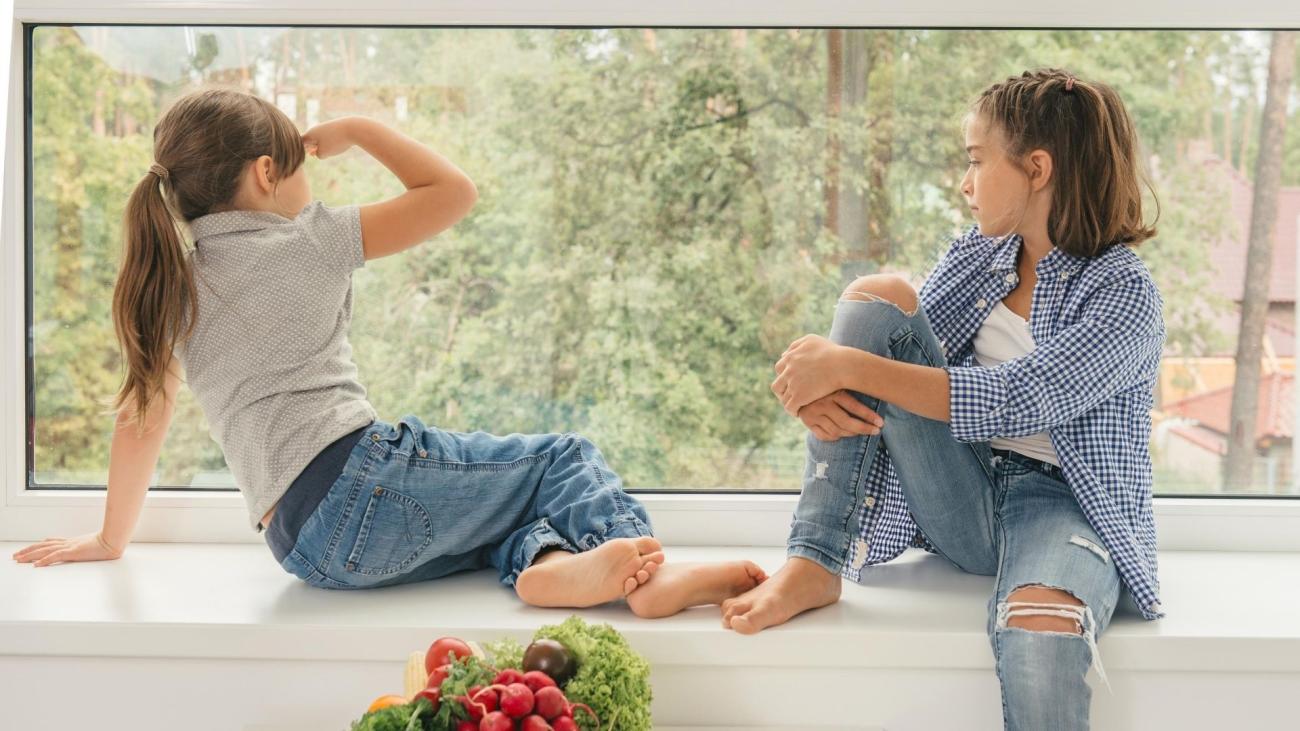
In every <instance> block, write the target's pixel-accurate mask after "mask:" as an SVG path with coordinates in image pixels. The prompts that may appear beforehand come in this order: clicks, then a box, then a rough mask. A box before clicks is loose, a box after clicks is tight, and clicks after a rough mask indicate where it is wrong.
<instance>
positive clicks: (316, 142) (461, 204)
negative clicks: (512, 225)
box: [302, 117, 478, 259]
mask: <svg viewBox="0 0 1300 731" xmlns="http://www.w3.org/2000/svg"><path fill="white" fill-rule="evenodd" d="M302 137H303V144H304V146H305V147H306V148H307V151H308V152H309V153H311V154H315V155H316V157H317V158H322V159H323V158H326V157H330V156H332V155H336V154H338V153H340V152H343V151H345V150H347V149H348V148H349V147H351V146H352V145H357V146H359V147H361V148H362V149H363V150H365V151H366V152H368V153H369V154H370V155H371V156H373V157H374V158H375V159H376V160H378V161H379V162H380V163H382V164H383V165H384V167H386V168H388V169H389V170H391V171H392V172H393V174H394V175H396V176H397V177H398V179H399V180H401V181H402V184H403V185H405V186H406V192H405V193H403V194H401V195H399V196H397V197H395V198H391V199H389V200H386V201H382V202H380V203H372V204H369V205H364V206H361V245H362V248H363V249H364V251H365V257H366V259H377V258H379V257H382V256H389V255H391V254H396V253H398V252H400V251H404V250H406V249H409V248H411V247H412V246H415V245H416V244H418V243H420V242H422V241H425V240H426V239H429V238H431V237H433V236H435V235H437V234H438V233H440V232H441V231H444V230H446V229H448V228H451V226H452V225H454V224H455V223H456V222H457V221H459V220H460V219H462V218H464V217H465V214H467V213H469V210H470V208H471V207H473V205H474V202H475V201H476V200H478V189H477V188H475V187H474V182H473V181H472V180H470V179H469V176H468V175H466V174H465V173H464V171H462V170H461V169H460V168H458V167H456V165H455V164H453V163H452V162H451V161H450V160H448V159H447V158H445V157H443V156H442V155H439V154H438V153H436V152H434V151H433V150H432V149H430V148H429V147H428V146H426V145H423V144H421V143H420V142H417V141H416V140H413V139H411V138H410V137H407V136H406V135H404V134H402V133H401V132H399V131H397V130H395V129H392V128H391V127H388V126H386V125H385V124H383V123H382V122H378V121H376V120H373V119H370V118H369V117H343V118H340V119H335V120H331V121H329V122H325V123H323V124H319V125H317V126H315V127H313V128H312V129H309V130H307V131H306V132H304V133H303V136H302Z"/></svg>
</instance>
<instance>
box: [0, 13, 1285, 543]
mask: <svg viewBox="0 0 1300 731" xmlns="http://www.w3.org/2000/svg"><path fill="white" fill-rule="evenodd" d="M8 5H9V2H8V0H5V1H4V2H2V3H0V17H9V18H10V19H11V22H10V32H9V33H8V34H7V35H6V34H0V78H3V75H4V73H5V72H6V71H7V72H8V78H9V88H8V94H5V95H0V118H3V119H4V120H5V122H6V130H7V135H6V137H5V144H4V146H3V150H0V153H3V170H4V177H3V185H4V187H3V207H2V208H0V240H2V241H3V242H4V244H3V246H2V247H0V272H3V283H4V284H3V286H0V359H3V369H2V370H0V388H3V389H4V393H5V394H10V395H12V396H11V397H8V398H4V399H2V400H0V480H3V486H2V487H3V490H0V500H2V501H3V502H2V503H0V541H27V540H37V539H40V538H44V537H46V536H52V535H69V534H77V533H85V532H92V531H95V530H97V529H98V528H99V527H100V525H101V522H102V518H103V505H104V497H105V493H104V492H103V491H102V490H69V491H62V490H61V491H57V492H53V491H48V490H28V489H27V487H26V479H25V478H26V475H25V470H26V447H25V439H26V431H25V429H24V420H25V418H26V399H25V398H24V396H23V394H25V393H26V391H25V389H26V383H25V377H26V367H25V362H24V355H25V346H24V338H25V332H26V320H25V301H24V296H25V289H26V288H25V286H24V281H23V276H24V273H25V266H24V261H23V253H24V248H25V247H24V241H25V240H24V232H25V229H26V221H25V217H26V212H27V211H26V204H25V200H24V191H25V185H26V181H25V179H24V165H25V159H26V152H25V149H24V144H25V140H24V136H25V124H26V122H25V119H24V118H23V114H24V110H23V106H24V105H23V94H24V87H23V76H24V68H23V56H22V54H23V42H22V39H23V32H24V28H23V24H24V23H138V24H194V25H201V24H220V25H229V24H264V25H286V26H288V25H306V24H317V25H372V24H382V25H489V26H490V25H519V26H527V25H536V26H551V25H561V26H562V25H593V26H610V25H614V26H617V25H624V26H722V27H728V26H748V27H754V26H778V27H782V26H804V27H824V26H848V27H853V26H857V27H966V28H978V27H988V28H1011V27H1037V28H1052V27H1066V28H1068V27H1076V28H1077V27H1088V28H1129V29H1135V28H1161V27H1164V28H1300V14H1297V13H1296V12H1295V11H1294V9H1293V8H1288V4H1287V3H1279V2H1277V1H1276V0H1238V2H1235V3H1232V4H1231V5H1229V6H1226V7H1225V6H1223V5H1222V4H1221V3H1219V2H1217V1H1216V0H1151V1H1149V2H1143V3H1134V2H1131V1H1129V0H1093V1H1092V2H1088V3H1079V2H1055V3H1048V2H1044V1H1043V0H1039V1H1038V2H1034V3H1026V2H1024V0H985V1H984V2H981V3H969V2H959V1H958V0H917V1H916V2H911V3H908V4H907V5H906V6H905V7H904V6H902V5H901V4H898V3H890V2H882V1H879V0H876V1H872V2H864V1H862V0H840V1H839V2H836V1H833V0H804V2H800V3H789V2H785V1H784V0H659V1H658V2H655V3H645V2H643V1H628V0H551V1H550V2H545V3H539V2H536V0H456V1H451V2H440V3H438V4H437V6H436V7H433V6H432V4H430V3H427V2H424V1H423V0H370V1H369V2H367V3H365V4H364V6H362V5H359V4H357V3H356V2H354V0H265V1H263V2H258V3H252V4H250V3H247V2H244V0H201V1H199V2H177V3H175V4H174V5H173V6H168V4H167V3H163V2H157V0H17V1H16V2H14V4H13V7H12V11H10V9H9V7H7V6H8ZM5 43H8V44H9V46H8V47H7V48H6V47H4V45H3V44H5ZM5 59H8V64H9V66H8V68H7V69H5V68H3V63H4V62H5ZM1297 243H1298V244H1300V242H1297ZM1298 418H1300V417H1298ZM1297 433H1300V422H1298V423H1297ZM640 497H641V499H642V500H643V501H644V502H645V504H646V506H647V508H648V509H649V511H650V513H651V516H652V519H653V521H654V524H655V528H656V532H657V533H658V534H659V535H660V536H661V537H662V538H663V539H664V540H665V541H666V542H668V543H675V544H682V545H686V544H692V545H778V546H779V545H782V544H784V541H785V536H786V532H787V530H788V527H789V521H790V516H791V513H792V511H793V509H794V505H795V501H796V500H797V496H796V495H792V494H785V495H762V494H760V495H752V494H720V493H705V494H671V495H670V494H644V495H641V496H640ZM1154 510H1155V514H1156V521H1157V527H1158V535H1159V542H1160V548H1161V549H1162V550H1237V551H1300V500H1296V499H1287V498H1277V499H1261V498H1224V497H1212V498H1162V497H1156V498H1155V502H1154ZM134 540H136V541H161V542H226V543H245V542H247V543H254V542H260V541H261V540H263V539H262V537H261V536H260V535H259V534H256V533H254V532H252V531H250V530H249V528H248V523H247V517H246V511H245V506H244V501H243V498H242V497H241V496H240V495H239V494H237V493H230V492H224V493H212V494H206V493H192V492H190V493H176V492H162V491H160V492H153V493H151V494H150V495H149V496H148V497H147V499H146V501H145V507H144V510H143V514H142V515H141V519H140V523H139V525H138V527H137V530H136V532H135V536H134Z"/></svg>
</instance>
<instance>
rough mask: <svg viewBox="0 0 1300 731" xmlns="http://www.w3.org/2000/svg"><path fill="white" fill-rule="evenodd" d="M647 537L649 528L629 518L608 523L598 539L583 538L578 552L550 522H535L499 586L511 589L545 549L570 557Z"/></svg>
mask: <svg viewBox="0 0 1300 731" xmlns="http://www.w3.org/2000/svg"><path fill="white" fill-rule="evenodd" d="M649 535H653V533H651V531H650V526H648V525H646V524H645V522H643V521H642V520H641V519H640V518H638V517H636V516H635V515H629V516H627V517H623V518H619V519H618V520H616V521H615V522H613V523H611V524H610V525H609V527H608V528H607V529H606V530H605V532H604V534H602V535H600V536H595V535H589V536H584V537H583V539H582V540H581V541H580V543H581V545H582V549H579V548H577V547H575V546H574V545H573V544H572V543H570V542H569V541H568V540H566V539H565V538H564V536H562V535H560V533H559V532H558V531H556V530H555V528H554V527H553V526H552V525H551V523H550V521H548V520H547V519H546V518H542V519H540V520H538V521H537V523H536V524H535V525H534V526H533V529H532V530H531V531H529V532H528V535H526V536H524V539H523V540H522V541H520V543H519V548H518V550H517V551H516V552H515V556H514V561H513V562H512V563H511V566H510V572H509V573H507V574H505V575H503V576H502V577H501V583H503V584H505V585H506V586H511V587H513V586H514V585H515V582H516V581H518V579H519V574H522V573H523V572H524V569H526V568H528V567H529V566H532V565H533V561H535V560H536V559H537V554H539V553H541V552H542V551H543V550H544V549H547V548H552V547H558V548H562V549H564V550H565V551H568V552H569V553H581V551H584V550H585V551H590V550H591V549H593V548H595V547H597V546H599V545H601V544H603V543H604V542H605V541H608V540H609V539H611V538H639V537H641V536H649Z"/></svg>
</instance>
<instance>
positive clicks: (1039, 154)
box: [1027, 150, 1053, 193]
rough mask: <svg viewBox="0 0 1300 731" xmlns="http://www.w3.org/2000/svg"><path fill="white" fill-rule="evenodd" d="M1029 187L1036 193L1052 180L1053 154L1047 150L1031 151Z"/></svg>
mask: <svg viewBox="0 0 1300 731" xmlns="http://www.w3.org/2000/svg"><path fill="white" fill-rule="evenodd" d="M1028 162H1029V164H1028V166H1027V167H1028V172H1029V189H1030V190H1031V191H1033V192H1035V193H1037V192H1038V191H1040V190H1042V189H1043V188H1045V187H1047V186H1048V184H1050V183H1051V182H1052V170H1053V167H1052V155H1051V153H1049V152H1048V151H1047V150H1034V151H1032V152H1030V153H1029V161H1028Z"/></svg>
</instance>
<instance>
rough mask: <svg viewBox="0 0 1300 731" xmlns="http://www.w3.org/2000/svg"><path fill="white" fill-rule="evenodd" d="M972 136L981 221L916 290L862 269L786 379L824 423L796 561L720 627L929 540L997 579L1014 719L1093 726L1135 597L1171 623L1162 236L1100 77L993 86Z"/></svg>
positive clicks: (774, 618) (739, 624)
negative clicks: (1163, 531)
mask: <svg viewBox="0 0 1300 731" xmlns="http://www.w3.org/2000/svg"><path fill="white" fill-rule="evenodd" d="M964 127H965V137H966V149H967V151H968V152H969V155H970V165H969V168H968V169H967V171H966V175H965V177H964V178H963V179H962V182H961V193H962V195H963V196H964V197H965V199H966V201H967V203H968V204H969V205H970V208H971V213H972V215H973V216H974V218H975V221H976V222H977V224H978V225H977V226H976V227H973V228H972V229H971V230H970V231H969V232H968V233H966V234H965V235H964V236H962V237H961V238H959V239H957V240H956V241H954V242H953V243H952V245H951V246H950V247H949V248H948V251H947V253H946V254H945V255H944V256H943V258H942V259H941V260H940V262H939V264H938V266H937V267H936V268H935V270H934V271H933V272H932V273H931V275H930V276H929V278H928V279H927V280H926V281H925V284H924V285H923V286H922V288H921V291H920V294H919V296H918V294H917V293H916V292H914V291H913V290H912V288H911V286H910V285H909V284H908V283H907V281H906V280H903V279H901V278H899V277H894V276H882V275H877V276H867V277H862V278H860V279H858V280H857V281H855V282H853V283H852V284H851V285H850V286H849V287H848V289H847V290H846V291H845V292H844V295H843V297H842V298H841V300H840V302H839V304H838V306H837V308H836V312H835V318H834V321H833V323H832V325H831V333H830V338H829V339H827V338H822V337H818V336H815V335H808V336H805V337H802V338H800V339H798V340H796V341H795V342H794V343H793V344H792V345H791V346H790V348H789V349H787V350H786V352H785V354H784V355H783V356H782V358H781V359H780V360H779V361H778V362H777V364H776V372H777V374H778V375H777V378H776V380H775V381H774V382H773V384H772V390H773V392H774V393H775V394H776V395H777V396H778V397H779V398H780V400H781V403H782V404H783V405H784V407H785V409H786V411H787V412H789V413H790V414H791V415H796V416H798V417H799V418H800V419H801V420H802V421H803V422H804V424H806V425H807V426H808V428H809V429H810V430H811V432H812V433H811V435H810V436H809V438H808V461H807V468H806V473H805V476H804V483H803V495H802V496H801V497H800V500H799V504H798V507H797V508H796V511H795V515H794V521H793V524H792V529H791V532H790V537H789V541H788V561H787V563H786V564H785V566H784V567H782V569H781V570H780V571H779V572H778V573H777V574H775V575H774V576H773V577H772V579H771V580H769V581H767V582H765V583H763V584H762V585H760V586H758V587H756V588H755V589H753V590H752V591H750V592H748V593H746V594H744V595H743V596H740V597H737V598H735V599H730V600H727V601H725V602H724V603H723V622H724V625H726V626H729V627H730V628H732V629H734V630H736V631H738V632H742V633H752V632H757V631H759V630H761V629H763V628H764V627H769V626H771V625H775V624H780V623H782V622H785V621H786V620H788V619H790V618H791V617H793V616H795V615H796V614H799V613H800V612H803V611H806V610H808V609H812V608H814V607H819V606H824V605H826V604H830V603H832V602H834V601H836V600H837V599H838V597H839V595H840V583H841V577H847V578H850V579H852V580H860V579H862V578H863V577H864V576H866V575H867V574H865V573H864V572H863V571H862V568H863V566H865V565H868V564H877V563H881V562H884V561H888V560H890V559H892V558H894V557H896V556H898V555H899V554H900V553H901V552H902V551H903V550H904V549H905V548H907V547H908V546H911V545H916V546H920V547H922V548H926V549H927V550H930V551H931V552H935V553H939V554H941V555H942V556H944V557H945V558H947V559H949V560H950V561H951V562H952V563H953V564H955V565H956V566H957V567H958V568H960V569H962V570H964V571H968V572H971V573H977V574H983V575H988V576H996V577H997V582H996V590H995V591H994V593H993V596H992V597H991V598H990V600H989V605H988V633H989V637H990V640H991V643H992V646H993V652H994V655H995V658H996V668H997V675H998V678H999V680H1000V682H1001V688H1002V697H1003V707H1004V714H1005V722H1006V727H1007V728H1009V729H1046V728H1051V729H1058V730H1061V729H1077V728H1084V727H1086V726H1087V724H1088V706H1089V698H1090V689H1089V687H1088V685H1087V683H1086V682H1085V676H1086V674H1087V671H1088V668H1089V665H1090V663H1092V662H1096V665H1097V670H1098V673H1099V675H1100V677H1101V678H1102V679H1103V680H1104V679H1105V675H1104V673H1103V672H1102V667H1101V664H1100V659H1099V658H1098V655H1097V646H1096V639H1097V637H1098V636H1099V635H1100V634H1101V632H1102V631H1103V630H1104V629H1105V627H1106V626H1107V624H1108V623H1109V621H1110V618H1111V613H1112V612H1113V611H1114V610H1115V606H1116V603H1117V601H1118V600H1119V598H1120V589H1121V585H1122V586H1123V587H1124V588H1125V589H1126V590H1127V594H1128V596H1131V597H1132V599H1133V600H1134V601H1135V602H1136V606H1137V607H1138V609H1139V610H1140V612H1141V614H1142V616H1143V617H1145V618H1147V619H1156V618H1158V617H1161V616H1163V615H1162V613H1161V608H1160V602H1159V600H1158V598H1157V593H1158V583H1157V580H1156V540H1155V525H1154V521H1153V519H1152V514H1151V455H1150V452H1149V446H1148V445H1149V438H1150V430H1151V421H1150V410H1151V406H1152V394H1153V389H1154V385H1155V381H1156V377H1157V371H1158V368H1159V364H1160V353H1161V350H1162V347H1163V344H1164V338H1165V327H1164V322H1163V319H1162V316H1161V298H1160V294H1159V292H1158V291H1157V290H1156V286H1155V284H1154V282H1153V281H1152V278H1151V275H1150V273H1149V272H1148V270H1147V269H1146V267H1145V266H1144V265H1143V263H1142V262H1141V261H1140V260H1139V259H1138V257H1137V256H1136V255H1135V254H1134V253H1133V251H1132V250H1131V248H1130V247H1132V246H1135V245H1136V244H1138V243H1140V242H1142V241H1144V240H1145V239H1148V238H1150V237H1151V236H1153V235H1154V234H1155V230H1154V229H1153V228H1152V227H1150V226H1148V225H1146V224H1144V223H1143V218H1142V205H1141V190H1140V186H1139V173H1138V162H1137V141H1136V135H1135V133H1134V130H1133V126H1132V124H1131V123H1130V121H1129V117H1128V114H1127V113H1126V111H1125V109H1124V105H1123V103H1122V102H1121V100H1120V98H1119V96H1118V95H1117V94H1116V93H1115V91H1114V90H1112V89H1111V88H1110V87H1108V86H1106V85H1105V84H1101V83H1096V82H1088V81H1083V80H1081V79H1078V78H1075V77H1074V76H1073V75H1071V74H1069V73H1067V72H1065V71H1060V70H1055V69H1051V70H1041V71H1034V72H1026V73H1024V74H1023V75H1021V76H1020V77H1018V78H1016V77H1013V78H1010V79H1007V80H1006V81H1004V82H1002V83H998V84H994V85H993V86H991V87H989V88H988V89H986V90H985V91H984V92H983V93H982V94H981V95H980V96H979V98H978V100H977V101H976V102H975V103H974V105H973V108H972V109H971V113H970V114H969V115H968V116H967V118H966V122H965V124H964ZM855 516H857V521H856V522H855V521H854V517H855ZM918 529H919V530H918Z"/></svg>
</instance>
